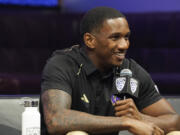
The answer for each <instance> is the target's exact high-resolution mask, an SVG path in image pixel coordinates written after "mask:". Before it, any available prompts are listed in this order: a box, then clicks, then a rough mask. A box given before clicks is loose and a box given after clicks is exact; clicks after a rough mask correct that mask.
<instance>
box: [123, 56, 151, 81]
mask: <svg viewBox="0 0 180 135" xmlns="http://www.w3.org/2000/svg"><path fill="white" fill-rule="evenodd" d="M127 63H128V66H129V67H128V68H129V69H130V70H131V71H132V72H133V74H134V75H135V76H136V77H138V78H146V77H147V76H149V73H148V72H147V71H146V70H145V69H144V68H143V67H142V66H141V65H140V64H138V63H137V62H136V61H135V60H134V59H132V58H128V59H126V64H127Z"/></svg>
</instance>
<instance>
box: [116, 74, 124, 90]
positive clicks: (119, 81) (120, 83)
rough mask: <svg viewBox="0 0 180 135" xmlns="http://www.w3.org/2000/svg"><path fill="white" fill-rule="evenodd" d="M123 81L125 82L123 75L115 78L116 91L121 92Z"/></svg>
mask: <svg viewBox="0 0 180 135" xmlns="http://www.w3.org/2000/svg"><path fill="white" fill-rule="evenodd" d="M125 83H126V78H125V77H119V78H116V88H117V90H118V92H121V91H122V90H123V88H124V85H125Z"/></svg>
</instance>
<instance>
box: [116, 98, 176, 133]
mask: <svg viewBox="0 0 180 135" xmlns="http://www.w3.org/2000/svg"><path fill="white" fill-rule="evenodd" d="M115 111H116V113H115V115H116V116H119V117H121V116H128V117H131V118H135V119H139V120H144V121H149V122H152V123H154V124H156V125H157V126H159V127H160V128H161V129H163V130H164V131H165V133H168V132H170V131H174V130H180V116H179V115H178V114H177V113H176V112H175V111H174V109H173V108H172V106H171V105H170V104H169V103H168V102H167V101H166V100H165V99H161V100H159V101H157V102H156V103H154V104H152V105H150V106H148V107H146V108H144V109H143V110H141V112H139V111H138V109H137V108H136V105H135V104H134V102H133V100H132V99H126V100H121V101H117V102H116V105H115Z"/></svg>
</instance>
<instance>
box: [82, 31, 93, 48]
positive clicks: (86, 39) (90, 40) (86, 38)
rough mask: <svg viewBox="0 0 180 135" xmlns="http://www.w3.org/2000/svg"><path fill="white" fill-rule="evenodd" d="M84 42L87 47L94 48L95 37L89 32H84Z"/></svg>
mask: <svg viewBox="0 0 180 135" xmlns="http://www.w3.org/2000/svg"><path fill="white" fill-rule="evenodd" d="M83 38H84V43H85V44H86V46H87V47H89V48H90V49H94V48H95V42H96V41H95V37H94V36H93V35H92V34H91V33H85V34H84V36H83Z"/></svg>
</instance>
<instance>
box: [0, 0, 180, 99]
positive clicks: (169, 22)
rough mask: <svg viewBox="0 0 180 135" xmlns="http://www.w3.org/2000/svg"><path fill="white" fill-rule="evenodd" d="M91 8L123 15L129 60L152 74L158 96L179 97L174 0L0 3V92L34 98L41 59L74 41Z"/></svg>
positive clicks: (178, 4)
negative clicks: (109, 9)
mask: <svg viewBox="0 0 180 135" xmlns="http://www.w3.org/2000/svg"><path fill="white" fill-rule="evenodd" d="M96 6H109V7H113V8H116V9H118V10H119V11H121V12H122V13H124V14H125V15H126V17H127V20H128V22H129V24H130V28H131V37H130V42H131V47H130V49H129V51H128V57H131V58H133V59H134V60H135V61H137V62H138V63H139V64H140V65H141V66H143V67H144V68H145V69H146V70H147V71H148V72H149V73H150V74H151V76H152V78H153V80H154V81H155V83H156V84H157V85H158V87H159V90H160V93H162V94H163V95H165V96H172V95H173V96H178V95H180V60H179V59H180V33H179V32H180V1H179V0H158V1H157V0H146V1H144V0H134V1H132V0H0V94H1V95H2V94H5V95H6V94H8V95H19V94H39V93H40V80H41V72H42V69H43V67H44V65H45V63H46V60H47V59H48V58H49V57H50V56H51V54H52V52H53V51H54V50H56V49H62V48H66V47H70V46H71V45H73V44H78V43H79V41H80V37H79V23H80V20H81V18H82V16H83V15H84V13H85V12H86V11H87V10H89V9H91V8H94V7H96Z"/></svg>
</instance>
